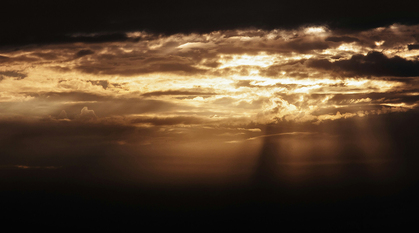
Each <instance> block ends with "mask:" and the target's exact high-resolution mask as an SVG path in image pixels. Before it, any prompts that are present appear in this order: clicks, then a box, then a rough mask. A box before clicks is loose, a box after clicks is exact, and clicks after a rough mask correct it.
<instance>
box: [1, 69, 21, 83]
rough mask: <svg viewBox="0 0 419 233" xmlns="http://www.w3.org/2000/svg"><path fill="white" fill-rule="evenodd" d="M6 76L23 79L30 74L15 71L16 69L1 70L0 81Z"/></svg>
mask: <svg viewBox="0 0 419 233" xmlns="http://www.w3.org/2000/svg"><path fill="white" fill-rule="evenodd" d="M4 76H6V77H12V78H15V79H16V80H21V79H24V78H26V77H27V76H28V75H27V74H24V73H20V72H18V71H15V70H9V71H0V81H1V80H2V79H4Z"/></svg>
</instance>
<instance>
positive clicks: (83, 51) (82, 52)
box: [74, 49, 95, 58]
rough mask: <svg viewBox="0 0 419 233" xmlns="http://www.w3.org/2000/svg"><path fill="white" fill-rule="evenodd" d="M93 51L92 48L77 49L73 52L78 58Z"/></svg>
mask: <svg viewBox="0 0 419 233" xmlns="http://www.w3.org/2000/svg"><path fill="white" fill-rule="evenodd" d="M94 53H95V52H94V51H93V50H90V49H82V50H80V51H78V52H77V53H76V54H74V58H80V57H84V56H86V55H90V54H94Z"/></svg>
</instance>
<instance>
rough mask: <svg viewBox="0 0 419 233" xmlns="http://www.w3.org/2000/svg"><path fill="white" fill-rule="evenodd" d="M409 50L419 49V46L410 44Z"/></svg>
mask: <svg viewBox="0 0 419 233" xmlns="http://www.w3.org/2000/svg"><path fill="white" fill-rule="evenodd" d="M407 48H408V49H409V50H415V49H419V44H409V45H407Z"/></svg>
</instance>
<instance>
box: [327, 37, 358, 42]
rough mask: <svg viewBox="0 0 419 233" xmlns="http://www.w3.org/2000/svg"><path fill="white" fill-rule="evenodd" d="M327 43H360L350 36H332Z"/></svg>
mask: <svg viewBox="0 0 419 233" xmlns="http://www.w3.org/2000/svg"><path fill="white" fill-rule="evenodd" d="M325 41H332V42H345V43H351V42H355V41H359V39H358V38H355V37H350V36H330V37H327V38H326V40H325Z"/></svg>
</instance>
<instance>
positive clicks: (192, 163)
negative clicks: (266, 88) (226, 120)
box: [0, 112, 419, 232]
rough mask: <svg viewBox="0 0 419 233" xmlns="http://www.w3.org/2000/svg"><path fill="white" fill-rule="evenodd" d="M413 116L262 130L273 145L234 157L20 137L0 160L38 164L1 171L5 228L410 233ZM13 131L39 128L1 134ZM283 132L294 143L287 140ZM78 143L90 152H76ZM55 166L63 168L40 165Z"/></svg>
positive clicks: (414, 187)
mask: <svg viewBox="0 0 419 233" xmlns="http://www.w3.org/2000/svg"><path fill="white" fill-rule="evenodd" d="M417 117H418V113H417V112H409V113H404V114H403V115H401V114H400V113H393V114H390V115H386V116H380V117H377V116H375V117H366V118H362V119H353V120H345V121H344V120H341V121H335V122H333V124H329V125H328V126H327V127H326V126H325V125H321V124H320V125H318V126H315V127H312V129H310V130H311V131H305V132H302V131H300V128H299V127H305V129H306V130H307V128H306V126H301V125H292V124H291V125H289V126H287V128H281V127H279V126H274V125H271V126H266V129H264V132H266V135H270V136H265V137H261V138H259V139H254V140H249V141H248V142H247V143H245V144H241V145H240V148H239V149H237V150H235V151H234V150H233V149H232V148H221V145H220V144H219V143H217V142H216V139H208V138H206V139H205V141H206V142H208V141H209V140H213V142H212V143H211V144H210V145H207V146H203V145H201V146H200V145H199V143H200V141H199V140H200V139H195V140H193V139H191V140H189V141H188V142H186V144H185V145H184V146H179V144H181V143H179V144H178V145H171V148H149V149H147V150H142V149H140V148H135V147H130V146H127V145H118V144H116V145H113V146H109V147H106V148H103V147H102V146H101V145H94V141H95V140H97V139H86V138H85V139H77V140H80V141H77V142H76V141H74V139H72V138H70V137H69V138H64V139H60V140H58V141H57V139H54V138H46V137H45V138H43V137H39V136H37V139H36V144H34V143H32V141H31V140H34V139H33V138H32V137H34V136H33V135H31V133H26V134H23V133H22V134H21V135H20V143H19V144H18V143H17V142H15V141H19V140H14V142H11V141H9V143H11V144H13V143H15V148H14V152H13V153H12V152H7V153H6V154H3V159H4V158H5V157H8V156H5V155H9V160H10V161H12V160H14V159H16V157H25V158H27V159H28V160H29V159H30V158H31V156H34V154H37V155H38V156H43V157H44V158H43V159H44V160H45V161H44V162H42V161H41V159H39V158H38V161H37V162H38V165H37V166H31V167H29V166H27V167H25V166H2V167H1V170H0V172H1V189H2V192H1V205H2V210H3V213H5V215H4V217H3V220H2V221H4V223H5V224H6V225H8V226H13V227H15V228H16V230H18V231H21V230H23V229H24V230H29V231H31V230H34V231H38V230H39V231H44V230H47V231H67V230H93V231H96V230H115V231H118V230H121V229H132V228H134V229H147V228H146V227H151V228H152V229H155V230H163V229H173V228H179V229H185V230H197V231H201V230H218V229H230V230H238V229H240V230H248V229H252V230H268V229H272V228H274V229H278V230H287V231H288V230H292V231H301V230H312V229H323V230H333V231H335V230H337V231H343V232H353V231H364V230H365V231H366V230H388V229H391V230H399V229H405V228H406V227H408V226H414V225H415V222H416V219H417V215H416V214H415V212H416V210H417V207H418V204H419V202H418V200H417V196H418V194H419V192H418V187H419V186H418V185H419V183H418V181H419V174H418V169H417V166H418V164H419V161H418V158H417V151H418V143H417V141H418V132H417V129H418V121H417V120H416V119H417ZM14 127H25V129H26V130H28V131H29V132H30V131H32V130H36V129H33V128H32V129H31V127H33V126H31V125H23V126H18V125H13V124H11V123H10V124H8V125H2V128H3V129H4V128H6V129H10V130H11V129H13V128H14ZM79 127H81V126H79ZM290 129H295V130H296V131H295V132H296V133H283V132H282V131H284V130H290ZM14 130H19V129H14ZM48 130H50V131H51V132H53V131H55V130H62V131H64V132H61V133H62V134H71V133H72V131H73V129H71V128H65V127H64V128H60V129H58V128H56V129H48ZM79 130H81V129H77V132H79ZM90 130H92V131H94V130H98V132H91V136H92V135H93V134H95V133H97V135H96V137H111V135H107V132H103V130H104V129H103V128H100V129H99V128H96V129H92V128H90ZM28 131H26V132H28ZM51 132H50V133H51ZM297 132H298V133H297ZM2 137H3V138H5V135H4V133H3V135H2ZM25 137H26V138H25ZM54 137H58V136H54ZM59 137H61V138H62V137H63V136H62V135H60V136H59ZM24 138H25V139H24ZM84 140H88V143H89V146H83V148H82V149H80V146H74V144H75V143H77V145H80V144H81V143H83V142H81V141H84ZM256 140H257V141H256ZM54 141H56V142H55V143H54V145H50V144H49V143H51V142H54ZM22 144H24V145H25V146H24V147H23V146H22ZM42 144H48V145H49V146H48V148H47V147H42V146H39V145H42ZM2 147H3V148H5V145H4V144H3V145H2ZM9 147H11V145H10V144H9ZM57 148H58V149H57ZM57 150H58V152H57ZM69 155H72V157H70V156H69ZM56 157H60V159H57V161H58V160H59V161H60V162H61V163H62V165H60V166H62V167H60V166H57V167H50V166H46V165H45V164H46V163H47V162H46V161H50V160H51V159H52V160H54V159H56ZM64 160H65V161H64ZM42 163H45V164H42Z"/></svg>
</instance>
